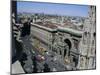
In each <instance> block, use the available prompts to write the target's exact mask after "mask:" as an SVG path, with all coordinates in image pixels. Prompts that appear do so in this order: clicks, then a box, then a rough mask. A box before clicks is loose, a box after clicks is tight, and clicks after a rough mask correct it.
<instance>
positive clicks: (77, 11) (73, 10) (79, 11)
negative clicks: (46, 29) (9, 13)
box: [17, 1, 89, 17]
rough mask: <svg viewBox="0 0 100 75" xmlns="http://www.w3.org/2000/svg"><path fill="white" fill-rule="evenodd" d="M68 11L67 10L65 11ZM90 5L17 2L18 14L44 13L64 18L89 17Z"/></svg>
mask: <svg viewBox="0 0 100 75" xmlns="http://www.w3.org/2000/svg"><path fill="white" fill-rule="evenodd" d="M65 9H66V10H65ZM88 10H89V6H88V5H75V4H56V3H44V2H43V3H40V2H21V1H19V2H17V12H20V13H22V12H26V13H44V14H50V15H63V16H81V17H87V16H88Z"/></svg>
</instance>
